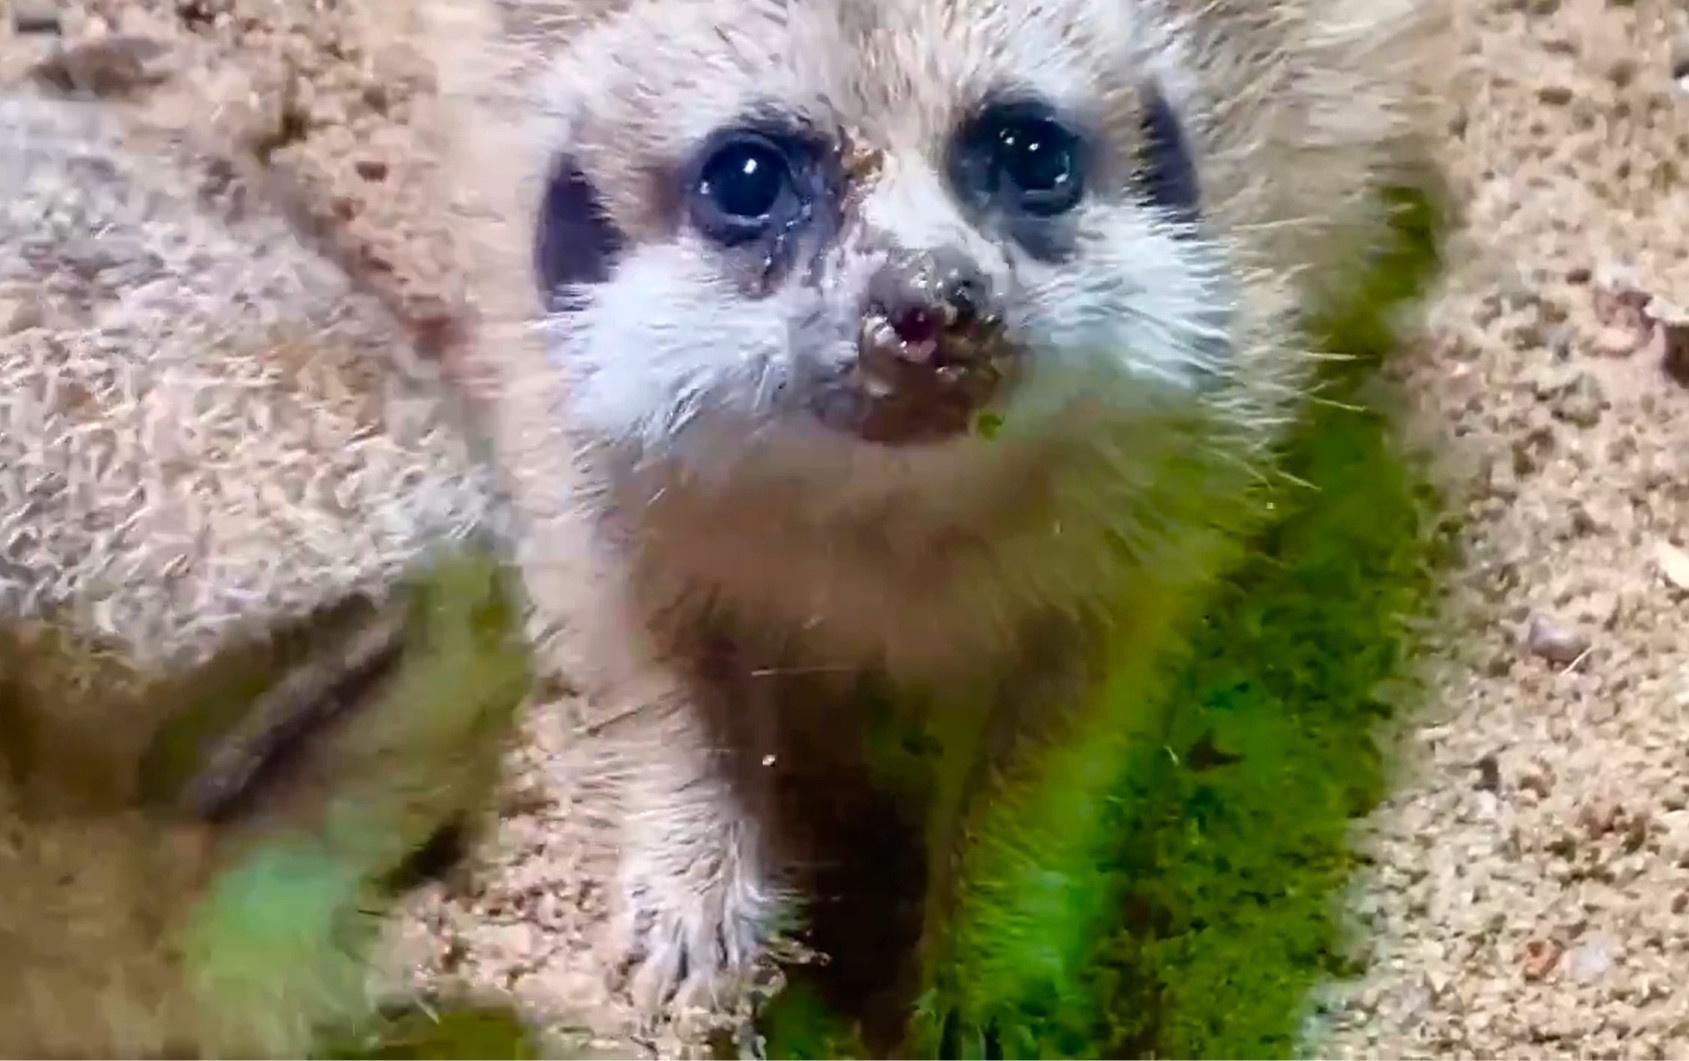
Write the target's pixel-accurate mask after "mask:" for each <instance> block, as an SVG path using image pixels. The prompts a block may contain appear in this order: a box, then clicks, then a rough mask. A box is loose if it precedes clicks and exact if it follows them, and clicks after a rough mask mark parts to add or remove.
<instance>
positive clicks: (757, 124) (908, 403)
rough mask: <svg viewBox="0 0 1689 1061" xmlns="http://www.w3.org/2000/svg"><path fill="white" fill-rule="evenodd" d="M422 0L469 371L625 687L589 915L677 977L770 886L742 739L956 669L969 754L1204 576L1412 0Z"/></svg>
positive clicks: (764, 928) (1310, 299)
mask: <svg viewBox="0 0 1689 1061" xmlns="http://www.w3.org/2000/svg"><path fill="white" fill-rule="evenodd" d="M432 13H433V16H434V18H435V39H436V40H437V41H438V42H439V44H438V49H437V50H438V55H439V56H440V66H441V70H442V85H443V92H444V96H445V99H446V102H447V104H448V106H449V107H450V108H451V111H452V113H453V114H454V116H455V121H456V122H457V126H456V129H455V131H454V133H453V137H452V139H453V141H454V142H455V143H456V145H457V148H458V150H459V151H461V152H462V156H461V158H460V159H459V160H457V162H456V164H455V165H454V166H452V167H450V168H451V169H452V171H453V172H455V173H457V174H460V175H464V176H465V179H466V182H467V185H468V186H467V187H466V188H464V189H462V192H463V200H462V202H461V203H460V207H459V216H460V219H461V222H462V224H461V226H460V227H461V230H462V235H463V237H464V243H465V246H466V248H468V251H469V254H470V256H471V257H470V259H469V260H472V261H474V262H475V265H474V267H473V268H472V270H471V278H472V280H473V279H474V278H476V277H479V278H480V280H481V283H482V287H481V289H480V290H478V291H477V292H476V296H477V299H478V302H479V308H480V311H481V314H482V319H481V322H480V332H479V339H478V356H480V357H481V358H483V359H484V361H485V363H486V366H487V368H488V370H489V373H490V379H491V386H492V389H491V390H490V391H489V392H488V398H489V401H488V408H490V409H492V410H494V411H495V413H496V415H497V417H498V419H499V426H498V430H499V431H500V432H501V433H502V442H503V446H504V452H505V454H506V456H505V458H504V463H505V464H506V465H508V466H509V467H511V468H514V469H518V470H517V472H516V474H515V479H516V481H517V482H518V489H517V495H518V497H519V498H520V500H521V502H522V504H523V506H524V507H525V508H526V510H527V512H528V515H529V518H530V520H532V521H534V522H533V526H534V527H536V528H542V525H548V526H551V527H554V528H556V534H557V535H559V536H561V538H560V539H555V540H554V541H557V540H563V539H567V544H562V545H554V547H553V548H552V549H551V551H550V553H549V554H546V555H541V552H542V550H543V549H544V546H542V545H540V544H535V545H534V549H535V557H534V558H533V560H532V561H531V563H530V565H529V566H530V570H531V571H532V572H534V579H535V582H536V584H537V585H538V584H543V583H544V582H545V579H546V578H547V577H548V576H547V571H548V570H549V569H550V568H556V569H558V570H562V569H565V568H567V569H569V570H572V571H574V572H575V573H576V576H577V577H573V578H560V579H558V580H557V581H558V587H559V588H558V589H557V591H556V595H555V597H554V600H553V604H554V607H555V608H556V609H557V610H560V611H561V612H562V613H567V614H571V615H572V617H573V619H574V620H575V621H577V622H578V624H579V625H580V626H581V628H582V629H583V630H585V631H586V632H587V633H586V636H585V638H584V641H585V643H588V644H596V645H598V646H600V649H601V651H598V652H596V653H595V652H593V651H589V650H584V649H583V650H581V652H582V654H583V655H584V656H586V657H588V659H587V660H586V661H584V662H583V666H584V667H586V668H587V669H588V670H592V671H593V673H594V674H595V680H597V681H599V683H600V685H601V687H602V688H603V689H604V690H614V689H618V688H620V689H623V690H628V689H632V690H636V691H635V692H624V694H623V697H624V701H631V702H633V703H634V704H635V705H636V706H637V704H639V703H647V702H648V703H647V706H646V709H644V710H632V711H630V712H629V713H628V715H627V717H626V718H624V719H622V720H621V721H619V722H617V723H616V724H615V725H614V726H612V727H606V732H607V733H609V734H610V736H609V737H608V745H609V749H610V758H611V761H612V762H613V763H614V765H615V768H616V769H617V770H619V771H620V777H619V781H620V784H621V789H620V791H621V796H622V798H623V799H624V800H625V801H626V808H625V810H626V812H627V825H626V847H625V850H624V856H623V871H622V872H623V878H622V888H621V895H622V900H623V914H622V919H621V922H620V926H621V929H622V936H621V944H622V946H623V947H624V948H625V949H626V951H627V952H628V953H629V955H630V956H632V957H633V958H635V959H637V961H638V971H637V972H636V974H635V977H634V981H633V985H634V989H635V993H636V995H637V996H638V997H639V999H640V1000H641V1001H642V1002H643V1003H645V1004H646V1005H648V1006H650V1007H653V1008H656V1007H659V1006H661V1005H662V1004H663V1003H665V1002H666V1001H667V1000H669V999H671V998H673V997H675V996H676V994H677V993H678V994H679V995H680V996H681V997H682V998H697V997H700V996H701V995H704V994H708V993H709V992H710V991H712V990H713V989H714V988H716V987H718V986H720V984H722V983H723V977H724V975H725V974H733V973H739V972H743V971H744V969H745V968H746V967H747V966H748V965H749V964H751V963H752V962H753V961H754V959H755V958H756V957H757V955H758V953H759V950H760V948H761V947H762V946H763V945H764V943H765V942H766V941H767V939H768V937H769V935H770V934H771V933H772V932H773V931H774V930H775V928H776V926H777V925H778V924H779V923H780V922H781V920H782V917H783V911H784V910H785V909H786V905H787V902H788V900H790V899H792V897H793V896H792V894H791V889H790V888H789V883H790V882H789V880H788V879H787V878H786V877H785V875H784V872H783V871H784V869H785V868H786V867H785V866H783V865H782V864H781V861H780V859H779V857H778V855H779V852H777V851H775V850H773V846H774V843H773V840H772V838H771V833H770V830H771V823H770V818H771V815H773V814H774V806H775V804H777V803H778V800H776V799H773V798H771V796H770V790H769V778H768V776H767V775H770V774H773V773H777V772H778V771H776V770H769V769H759V768H760V767H763V766H764V765H765V764H768V763H770V762H776V761H778V760H779V759H780V757H781V756H782V755H789V753H790V752H791V750H792V748H793V747H794V746H795V747H798V748H801V749H803V750H804V751H805V752H806V753H807V754H809V755H810V758H808V759H802V758H801V757H800V760H799V761H798V762H797V763H796V764H795V765H793V766H792V767H791V771H792V773H793V776H794V780H795V783H796V784H797V785H798V786H800V787H801V786H802V785H803V784H804V783H805V782H804V779H803V771H805V770H806V769H812V768H813V769H815V770H818V771H819V770H824V769H826V767H825V766H823V765H822V764H824V763H826V762H827V761H828V760H829V759H830V758H846V759H848V758H849V756H850V755H851V754H852V753H851V750H850V749H851V748H853V747H855V744H854V742H855V740H856V726H855V723H856V719H855V717H854V716H855V713H856V712H857V710H858V703H859V701H858V700H857V698H856V697H857V693H856V691H855V690H856V689H857V688H858V682H859V681H860V680H863V679H866V680H868V681H869V682H870V683H878V684H882V685H886V686H889V687H891V688H894V689H898V690H905V691H914V693H915V694H916V695H915V697H914V698H916V699H918V698H919V696H920V695H922V694H929V693H930V694H934V695H937V696H939V697H940V698H948V699H951V700H956V699H960V700H969V699H970V698H971V699H972V701H973V702H974V703H975V704H976V706H977V713H976V714H975V716H973V717H974V718H975V720H976V721H975V723H974V724H973V728H975V729H977V730H978V731H979V733H978V734H977V735H975V737H973V738H970V739H971V740H973V741H974V743H975V745H976V747H974V748H973V749H971V750H964V752H963V754H974V755H978V756H982V757H984V758H985V759H986V760H988V761H996V762H997V763H998V765H1002V763H1003V762H1004V761H1006V759H1005V757H1012V756H1013V754H1014V752H1015V748H1016V746H1017V745H1018V744H1019V743H1020V742H1021V741H1022V740H1023V739H1026V738H1028V737H1030V738H1031V739H1037V737H1038V735H1039V734H1040V733H1041V731H1042V728H1043V726H1044V725H1045V721H1044V720H1046V719H1049V718H1052V717H1057V716H1059V715H1060V714H1061V712H1062V709H1063V705H1064V704H1068V703H1072V702H1074V701H1075V700H1076V699H1078V698H1080V697H1082V695H1083V691H1084V690H1085V689H1086V688H1087V687H1089V686H1090V685H1091V684H1092V683H1093V682H1094V681H1095V680H1096V679H1097V677H1098V674H1097V668H1098V667H1099V666H1101V665H1102V659H1101V656H1100V652H1101V648H1102V646H1103V645H1104V644H1105V643H1111V644H1113V643H1118V642H1119V641H1121V640H1122V639H1135V644H1136V646H1137V647H1136V649H1135V650H1136V651H1140V652H1142V653H1143V654H1145V655H1146V656H1147V655H1153V654H1154V653H1155V652H1156V651H1157V650H1158V648H1159V647H1160V646H1161V644H1162V643H1163V642H1164V641H1165V637H1166V635H1167V633H1168V632H1169V626H1170V624H1171V623H1172V622H1173V621H1174V620H1175V618H1176V614H1175V613H1176V611H1177V609H1176V608H1174V607H1173V602H1177V601H1180V600H1184V599H1189V598H1191V597H1192V595H1193V594H1196V593H1198V592H1199V591H1200V589H1201V587H1202V586H1203V585H1205V584H1206V583H1208V582H1209V581H1211V580H1212V579H1213V577H1214V576H1215V575H1216V574H1217V565H1218V564H1219V563H1220V560H1219V557H1220V556H1221V555H1222V554H1223V553H1224V548H1223V546H1224V544H1225V541H1226V539H1227V536H1228V533H1229V525H1228V520H1229V519H1232V520H1233V521H1234V522H1239V523H1242V522H1247V520H1246V519H1245V518H1244V517H1245V515H1246V514H1247V512H1248V510H1249V508H1250V497H1251V496H1252V491H1253V490H1254V487H1255V486H1256V485H1257V484H1258V482H1259V481H1261V480H1262V479H1263V478H1265V477H1268V476H1270V475H1271V465H1272V457H1273V450H1274V447H1275V445H1276V444H1277V442H1278V441H1279V440H1280V438H1281V437H1282V435H1283V432H1284V430H1285V429H1286V427H1287V426H1288V425H1289V424H1290V423H1292V422H1294V420H1295V419H1296V417H1297V416H1298V411H1299V407H1300V405H1301V403H1302V402H1303V400H1304V399H1305V395H1306V391H1307V389H1308V387H1309V384H1310V381H1311V378H1312V363H1313V361H1314V357H1313V356H1312V352H1311V351H1309V350H1308V349H1307V347H1306V345H1305V344H1306V343H1307V340H1306V338H1305V337H1303V336H1302V335H1301V334H1300V331H1299V329H1300V325H1301V324H1302V323H1303V320H1304V317H1305V315H1306V314H1307V313H1309V312H1316V311H1319V310H1322V309H1325V308H1328V307H1331V306H1334V305H1338V304H1341V300H1342V299H1343V298H1344V297H1345V295H1346V294H1347V293H1348V291H1349V285H1350V284H1351V283H1353V282H1354V281H1355V280H1356V279H1357V277H1358V274H1359V273H1360V272H1361V269H1360V265H1361V264H1362V263H1363V262H1364V260H1365V259H1366V257H1367V256H1368V255H1369V254H1370V253H1371V252H1372V251H1373V250H1375V249H1376V248H1377V247H1378V246H1379V245H1381V244H1382V242H1383V241H1384V240H1385V239H1386V238H1387V229H1388V218H1387V213H1388V211H1387V208H1386V206H1385V203H1384V201H1383V199H1382V197H1381V195H1380V192H1381V189H1382V188H1383V186H1385V185H1387V184H1391V183H1395V182H1401V181H1412V180H1414V179H1416V178H1417V177H1418V176H1420V175H1421V167H1422V165H1423V159H1422V157H1421V153H1420V144H1419V139H1418V138H1419V134H1420V133H1421V131H1422V130H1421V127H1420V124H1419V123H1420V109H1421V105H1422V104H1423V103H1424V102H1425V95H1424V84H1423V83H1422V82H1421V81H1420V80H1419V79H1420V78H1421V76H1422V75H1423V74H1425V73H1426V70H1427V66H1428V64H1430V63H1434V62H1436V61H1438V56H1437V49H1436V44H1435V41H1436V40H1437V29H1438V26H1439V24H1440V13H1439V12H1438V11H1437V10H1436V9H1435V8H1434V7H1433V6H1432V5H1424V4H1419V3H1415V2H1413V0H1388V2H1384V3H1377V2H1372V0H1292V2H1280V3H1274V4H1267V5H1262V4H1258V3H1246V2H1243V0H1236V2H1232V0H1226V2H1221V3H1187V2H1183V0H1131V2H1124V3H1099V2H1097V0H1037V2H1032V3H1022V4H1010V3H1004V2H1001V0H947V2H944V3H936V4H933V3H918V2H914V0H909V2H892V3H867V2H861V0H827V2H821V3H807V2H806V3H797V2H790V3H787V2H777V0H752V2H745V0H642V2H641V0H635V2H617V0H578V2H571V0H501V2H490V3H488V4H485V5H481V6H479V7H474V8H471V7H468V6H466V5H447V4H437V5H434V7H433V8H432ZM517 275H527V276H529V277H531V279H532V287H531V288H530V289H528V290H523V289H521V288H520V287H519V286H518V285H517V284H516V283H514V282H513V281H512V279H511V278H512V277H513V276H517ZM547 447H550V448H549V449H548V448H547ZM1234 518H1235V519H1234ZM582 528H590V532H588V531H586V530H583V529H582ZM547 534H548V532H547V531H546V530H545V529H536V530H534V531H532V532H531V533H530V534H529V537H530V539H531V540H532V541H533V542H534V543H544V542H546V541H547V540H548V539H547ZM560 558H561V559H560ZM548 565H549V566H548ZM569 565H574V566H573V567H569ZM600 569H601V570H602V571H603V572H604V574H603V575H601V576H598V581H597V582H596V583H594V584H595V585H596V586H598V587H599V590H601V591H602V592H597V593H596V595H595V594H594V593H588V592H582V591H580V590H579V589H578V587H579V586H580V585H582V584H584V582H585V580H586V579H587V578H589V577H591V576H589V575H586V574H581V572H583V571H591V570H600ZM571 587H574V588H575V589H574V595H573V596H572V597H570V596H569V594H570V592H571ZM595 592H596V591H595ZM541 596H542V598H543V597H544V596H545V594H544V592H542V594H541ZM558 601H561V603H557V602H558ZM612 605H613V606H612ZM594 613H602V614H608V615H610V616H612V617H614V618H613V619H612V620H607V621H600V622H597V623H596V624H595V622H594V619H593V614H594ZM624 621H628V622H631V623H633V624H634V627H635V628H637V629H639V630H641V631H643V632H645V633H648V634H649V637H648V638H646V639H645V640H643V641H642V642H641V643H639V644H636V645H635V646H634V647H633V649H632V650H631V651H629V650H625V649H623V648H621V647H620V646H618V645H617V644H616V641H617V638H618V637H619V636H621V635H620V634H619V633H618V631H623V630H625V629H626V628H625V627H622V626H619V625H618V624H619V623H622V622H624ZM618 652H620V655H618V654H617V653H618ZM606 659H608V660H610V662H608V663H606V662H605V660H606ZM1114 662H1118V661H1117V660H1116V661H1114ZM594 668H596V669H595V670H594ZM957 717H959V718H960V721H959V722H957V721H956V718H952V719H951V720H950V721H948V722H946V723H945V725H946V726H948V727H950V731H952V732H953V731H955V730H956V728H957V726H960V727H962V728H964V729H965V728H967V727H968V726H969V725H970V723H969V722H968V717H969V716H967V714H966V713H965V712H964V713H963V714H962V715H960V716H957ZM987 731H990V732H987ZM990 774H991V771H990V770H987V771H985V773H984V774H982V775H981V776H985V777H989V775H990ZM991 783H992V782H991V781H990V780H986V781H984V782H982V784H983V785H984V786H985V787H986V788H989V786H990V784H991ZM952 796H953V797H954V798H969V799H972V798H978V797H979V796H980V793H979V792H974V793H970V794H967V795H966V796H965V797H964V796H963V795H962V794H952ZM956 809H957V808H956V807H954V806H952V807H950V808H949V810H947V811H941V812H940V813H952V812H955V811H956ZM931 835H934V836H938V835H943V831H942V828H941V829H940V830H939V831H938V832H935V833H933V834H931ZM929 855H930V856H931V857H933V858H938V859H941V860H942V859H944V858H947V857H948V853H947V852H944V851H936V852H935V851H929Z"/></svg>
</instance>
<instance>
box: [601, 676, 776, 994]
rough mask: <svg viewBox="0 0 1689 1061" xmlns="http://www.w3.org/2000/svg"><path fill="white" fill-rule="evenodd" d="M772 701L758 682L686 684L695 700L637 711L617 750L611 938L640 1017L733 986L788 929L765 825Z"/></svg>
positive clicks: (767, 818)
mask: <svg viewBox="0 0 1689 1061" xmlns="http://www.w3.org/2000/svg"><path fill="white" fill-rule="evenodd" d="M700 685H701V686H702V687H701V688H700ZM771 699H772V694H771V693H770V692H769V691H767V690H766V689H763V688H762V687H761V686H760V685H759V683H756V682H747V681H729V682H726V683H721V682H718V681H708V682H705V683H695V684H694V685H693V686H692V695H689V696H687V697H684V698H667V699H665V700H663V701H660V702H659V703H658V704H657V705H655V706H653V707H650V708H648V709H647V711H645V712H641V715H642V716H643V717H642V719H641V722H642V725H641V726H640V728H639V729H638V730H637V732H636V735H635V736H634V737H633V738H632V740H631V741H629V742H627V743H624V744H623V745H622V746H621V747H620V749H619V750H620V753H621V756H622V757H623V758H622V761H623V762H624V763H626V764H628V765H627V766H626V767H624V771H625V772H624V774H623V777H622V778H621V783H622V786H623V806H624V809H625V812H626V813H625V818H624V822H623V829H624V837H625V844H624V848H623V854H622V866H621V876H620V883H621V900H622V909H621V911H620V916H619V918H618V919H617V924H616V940H617V945H618V949H619V950H620V951H621V953H622V954H623V955H624V957H625V958H626V959H627V960H628V961H629V962H630V964H631V966H632V968H631V975H630V978H629V984H628V987H629V991H630V993H631V994H632V996H633V998H634V1000H635V1002H636V1004H637V1005H638V1006H639V1007H640V1008H641V1009H642V1010H643V1011H645V1012H647V1013H656V1012H658V1011H659V1010H661V1009H662V1008H663V1007H665V1006H666V1005H669V1004H671V1003H672V1004H675V1005H678V1006H681V1007H686V1006H692V1005H698V1004H701V1003H705V1002H710V1001H719V1000H720V999H721V998H723V997H724V996H726V995H728V994H731V993H732V992H734V991H737V990H738V989H740V988H742V987H743V986H744V984H745V981H746V979H747V977H748V976H749V975H750V974H751V973H752V972H754V971H755V969H756V968H757V966H758V965H759V964H760V960H761V958H762V956H763V954H764V950H765V947H766V946H767V945H768V944H769V943H771V942H772V941H773V940H774V939H775V938H776V937H777V936H778V935H779V933H780V932H781V931H782V930H783V929H784V928H786V927H787V926H788V922H789V916H790V909H791V895H790V892H789V891H788V889H787V888H786V887H785V886H784V885H783V884H782V882H781V881H780V879H779V876H778V874H777V872H776V867H775V865H774V852H773V845H772V843H771V839H770V832H769V828H768V826H769V823H770V822H771V820H772V819H771V817H770V815H769V813H768V809H769V808H768V803H769V797H770V794H771V793H770V788H769V779H768V777H767V776H766V774H767V770H766V768H765V765H764V764H765V763H767V762H771V761H772V757H773V755H774V751H773V747H774V732H775V731H774V721H773V717H772V707H773V705H772V703H771Z"/></svg>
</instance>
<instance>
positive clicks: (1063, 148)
mask: <svg viewBox="0 0 1689 1061" xmlns="http://www.w3.org/2000/svg"><path fill="white" fill-rule="evenodd" d="M1084 154H1085V153H1084V143H1083V140H1082V138H1081V137H1080V136H1079V134H1078V133H1076V132H1075V131H1074V130H1073V129H1071V128H1069V127H1068V126H1067V125H1066V124H1064V123H1063V122H1062V121H1061V120H1060V119H1058V118H1057V117H1056V116H1055V115H1054V114H1052V113H1051V112H1050V111H1049V109H1048V108H1046V107H1044V106H1043V105H1041V104H1036V103H1003V104H994V105H992V106H989V107H987V108H985V110H983V111H981V112H980V113H979V114H978V115H977V116H975V117H974V118H973V119H972V120H971V121H969V122H968V123H967V124H966V125H965V126H964V127H963V128H962V129H961V130H960V131H959V132H958V135H957V137H956V141H955V145H954V148H953V152H952V166H951V170H952V172H951V178H952V180H953V181H954V182H955V183H956V185H957V187H958V189H959V190H960V191H961V192H962V193H963V194H964V195H965V196H967V197H968V198H970V199H973V200H975V201H977V202H979V203H980V204H981V205H987V204H989V205H995V206H997V207H998V208H1000V209H1003V210H1007V211H1010V212H1014V213H1022V214H1030V215H1032V216H1033V217H1056V216H1058V215H1060V214H1065V213H1067V212H1068V211H1070V210H1072V209H1073V208H1074V207H1076V206H1078V205H1079V202H1080V200H1081V199H1083V198H1084V196H1085V167H1084V162H1085V158H1084Z"/></svg>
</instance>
